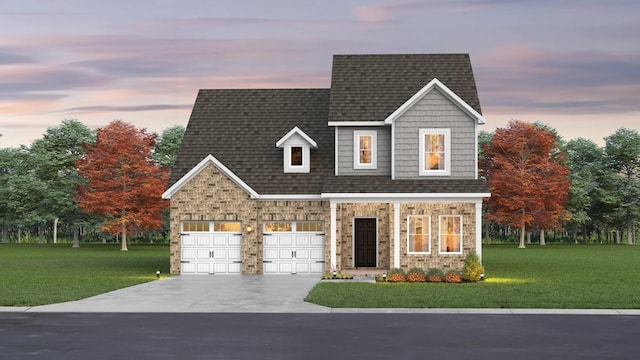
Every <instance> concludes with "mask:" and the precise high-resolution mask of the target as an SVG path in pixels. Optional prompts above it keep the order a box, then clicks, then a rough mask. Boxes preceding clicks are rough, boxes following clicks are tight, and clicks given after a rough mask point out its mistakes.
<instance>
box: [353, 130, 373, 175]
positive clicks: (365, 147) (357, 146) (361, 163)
mask: <svg viewBox="0 0 640 360" xmlns="http://www.w3.org/2000/svg"><path fill="white" fill-rule="evenodd" d="M376 144H377V133H376V131H374V130H367V131H354V132H353V150H354V151H353V168H354V169H376V168H377V148H376V146H377V145H376Z"/></svg>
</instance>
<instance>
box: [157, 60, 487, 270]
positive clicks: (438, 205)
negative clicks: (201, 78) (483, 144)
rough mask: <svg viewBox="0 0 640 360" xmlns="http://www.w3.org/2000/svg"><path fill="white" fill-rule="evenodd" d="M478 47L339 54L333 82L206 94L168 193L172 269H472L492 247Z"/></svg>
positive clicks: (197, 107) (195, 113)
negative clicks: (483, 175)
mask: <svg viewBox="0 0 640 360" xmlns="http://www.w3.org/2000/svg"><path fill="white" fill-rule="evenodd" d="M484 122H485V120H484V118H483V117H482V115H481V109H480V102H479V99H478V95H477V90H476V84H475V80H474V76H473V72H472V68H471V63H470V60H469V56H468V55H467V54H414V55H336V56H334V59H333V71H332V79H331V88H330V89H246V90H230V89H215V90H200V92H199V93H198V96H197V99H196V101H195V104H194V107H193V112H192V114H191V118H190V119H189V124H188V126H187V130H186V132H185V135H184V139H183V143H182V146H181V148H180V151H179V153H178V157H177V160H176V164H175V166H174V168H173V169H172V172H171V179H170V181H169V187H168V189H167V190H166V192H165V193H164V194H163V197H164V198H166V199H170V201H171V273H174V274H177V273H182V274H229V273H236V274H240V273H241V274H282V273H285V274H291V273H322V272H325V271H332V270H353V269H371V270H374V269H375V270H386V269H389V268H392V267H404V268H410V267H421V268H423V269H428V268H432V267H438V268H441V269H448V268H451V269H461V268H462V265H463V260H464V258H465V256H466V255H467V254H468V252H469V251H472V250H474V251H476V252H477V253H479V254H480V256H481V219H482V218H481V214H482V209H481V208H482V198H483V197H488V196H490V194H489V192H488V189H487V185H486V182H485V181H483V180H481V179H479V178H478V164H477V153H478V148H477V135H478V125H481V124H483V123H484Z"/></svg>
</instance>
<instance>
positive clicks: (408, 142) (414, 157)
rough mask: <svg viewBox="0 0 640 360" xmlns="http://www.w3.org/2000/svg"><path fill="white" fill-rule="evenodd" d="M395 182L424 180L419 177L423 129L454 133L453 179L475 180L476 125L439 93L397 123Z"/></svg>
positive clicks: (452, 139) (410, 111)
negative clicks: (420, 132) (441, 129)
mask: <svg viewBox="0 0 640 360" xmlns="http://www.w3.org/2000/svg"><path fill="white" fill-rule="evenodd" d="M394 126H395V130H394V131H395V140H396V141H395V178H396V179H424V178H428V176H419V174H418V171H419V166H420V164H419V151H420V150H419V149H418V148H419V135H418V133H419V129H421V128H422V129H424V128H429V129H433V128H443V129H451V155H450V156H451V175H450V176H449V178H455V179H475V166H476V160H475V159H476V153H475V151H476V150H475V149H476V148H475V146H476V138H475V127H476V126H477V125H476V123H475V121H474V120H473V119H471V118H470V117H469V116H467V114H466V113H464V112H463V111H462V110H461V109H460V108H459V107H458V106H457V105H455V104H454V103H453V102H451V101H450V100H449V99H448V98H447V97H446V96H444V95H443V94H442V93H441V92H440V91H438V90H437V89H434V90H432V91H431V92H429V93H428V94H426V95H425V96H424V97H423V98H422V99H421V100H420V101H418V103H416V104H415V105H414V106H413V107H411V108H410V109H408V110H407V111H406V112H405V113H404V114H403V115H402V116H401V117H400V118H398V119H396V120H395V123H394ZM445 178H446V177H445Z"/></svg>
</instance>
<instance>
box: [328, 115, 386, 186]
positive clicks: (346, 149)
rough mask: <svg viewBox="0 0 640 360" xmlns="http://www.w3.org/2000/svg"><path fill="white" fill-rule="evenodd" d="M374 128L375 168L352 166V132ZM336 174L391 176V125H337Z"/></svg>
mask: <svg viewBox="0 0 640 360" xmlns="http://www.w3.org/2000/svg"><path fill="white" fill-rule="evenodd" d="M356 130H375V131H376V132H377V136H376V137H377V146H376V148H377V159H378V161H377V164H378V166H377V168H376V169H354V168H353V160H354V159H353V132H354V131H356ZM336 141H337V144H338V175H387V176H391V127H390V126H375V127H362V126H358V127H338V136H337V139H336Z"/></svg>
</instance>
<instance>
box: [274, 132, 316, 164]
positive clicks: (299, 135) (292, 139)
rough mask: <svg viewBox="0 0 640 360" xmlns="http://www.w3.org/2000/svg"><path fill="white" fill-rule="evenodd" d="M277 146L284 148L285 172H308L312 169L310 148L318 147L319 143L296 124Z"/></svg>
mask: <svg viewBox="0 0 640 360" xmlns="http://www.w3.org/2000/svg"><path fill="white" fill-rule="evenodd" d="M276 147H279V148H282V149H283V150H284V152H283V155H284V156H283V161H284V162H283V165H284V166H283V168H284V172H286V173H308V172H309V171H310V170H311V153H310V149H311V148H313V149H317V148H318V144H316V142H315V141H313V139H312V138H310V137H309V136H308V135H307V134H305V133H304V131H302V130H300V129H299V128H298V127H297V126H296V127H294V128H293V129H291V130H290V131H289V132H288V133H287V134H286V135H285V136H283V137H282V138H280V140H278V141H277V142H276Z"/></svg>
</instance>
